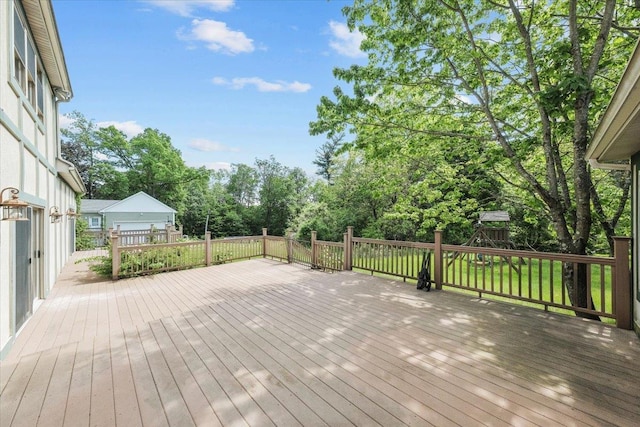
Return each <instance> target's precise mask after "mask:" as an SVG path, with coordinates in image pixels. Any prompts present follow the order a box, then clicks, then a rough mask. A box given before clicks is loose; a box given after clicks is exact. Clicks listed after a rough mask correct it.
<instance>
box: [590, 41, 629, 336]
mask: <svg viewBox="0 0 640 427" xmlns="http://www.w3.org/2000/svg"><path fill="white" fill-rule="evenodd" d="M587 158H588V159H589V160H590V161H591V164H592V166H594V167H597V168H603V169H623V170H630V171H631V176H632V188H631V218H632V224H633V225H632V228H633V229H632V235H633V241H632V275H631V277H632V287H633V319H634V328H635V330H636V332H637V333H638V334H639V335H640V280H639V274H640V262H639V258H640V216H639V213H640V47H639V46H636V49H635V51H634V52H633V54H632V56H631V59H630V61H629V64H628V65H627V68H626V70H625V72H624V74H623V75H622V78H621V79H620V83H619V84H618V88H617V89H616V91H615V93H614V94H613V97H612V98H611V102H610V103H609V107H608V108H607V111H606V112H605V114H604V116H603V117H602V119H601V121H600V124H599V126H598V128H597V129H596V131H595V134H594V136H593V139H592V142H591V146H590V147H589V149H588V151H587Z"/></svg>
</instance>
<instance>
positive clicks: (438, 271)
mask: <svg viewBox="0 0 640 427" xmlns="http://www.w3.org/2000/svg"><path fill="white" fill-rule="evenodd" d="M434 234H435V236H434V237H435V238H434V243H435V248H434V250H433V258H434V261H433V262H434V266H433V267H434V268H433V270H434V271H433V281H434V282H435V285H436V289H442V230H436V231H435V233H434Z"/></svg>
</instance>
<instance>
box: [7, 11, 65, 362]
mask: <svg viewBox="0 0 640 427" xmlns="http://www.w3.org/2000/svg"><path fill="white" fill-rule="evenodd" d="M21 6H22V3H21V2H19V1H0V40H1V41H0V190H1V189H3V188H6V187H15V188H17V189H18V190H20V194H19V197H20V199H21V200H24V201H26V202H27V203H29V204H30V212H31V221H30V222H29V223H27V224H28V227H27V230H28V232H27V234H28V235H30V241H29V243H30V246H29V247H28V250H29V254H30V255H29V256H30V258H31V264H27V265H28V267H27V268H26V269H25V270H28V271H29V272H28V274H29V277H30V280H29V283H28V287H29V288H30V293H29V297H31V296H33V299H41V298H45V297H46V296H47V295H48V294H49V291H50V289H51V287H52V286H53V284H54V282H55V279H56V277H57V276H58V274H59V273H60V271H61V269H62V266H63V265H64V264H65V263H66V261H67V260H68V258H69V256H70V254H71V252H72V247H73V244H74V241H73V239H74V237H73V233H72V232H70V227H74V221H73V220H71V219H69V218H68V217H67V216H66V215H65V216H63V217H62V220H61V222H59V223H55V224H52V223H51V221H50V217H49V209H51V207H53V206H56V207H58V209H59V211H60V212H61V213H66V212H67V209H70V208H72V209H75V207H76V202H75V196H76V194H75V192H74V191H73V189H72V188H71V187H70V186H69V185H68V184H67V183H66V182H64V181H63V180H62V179H60V177H59V176H58V171H57V169H56V166H55V165H56V158H57V157H58V155H59V150H60V147H59V143H58V141H59V138H58V106H57V102H56V99H55V96H54V94H53V88H52V87H51V84H50V83H49V79H48V76H47V75H46V72H44V70H43V79H44V85H43V100H44V103H43V113H44V114H43V115H42V116H39V115H38V113H37V112H36V109H35V108H34V107H33V106H32V105H31V102H30V101H29V99H28V98H27V96H26V94H25V93H24V91H23V90H22V88H21V87H20V85H19V83H18V81H17V80H16V79H15V77H14V72H13V67H14V65H13V64H14V49H13V43H14V41H13V40H14V36H13V34H14V10H18V11H19V14H20V15H21V17H22V18H23V23H24V25H25V26H26V27H27V29H28V21H27V19H26V18H25V16H24V13H23V10H22V7H21ZM28 33H29V38H30V39H31V40H32V42H33V43H34V44H35V41H34V40H33V36H32V34H31V33H30V31H28ZM36 50H37V48H36ZM38 59H39V60H40V58H39V57H38ZM9 195H10V194H9V193H8V192H5V194H4V198H6V197H8V196H9ZM23 224H24V223H23ZM17 227H22V228H17ZM18 232H20V233H24V232H25V226H24V225H20V226H18V225H16V223H15V222H12V221H0V358H2V357H3V356H4V355H5V354H6V353H7V352H8V350H9V349H10V347H11V344H12V343H13V340H14V339H15V336H16V334H17V333H18V329H19V326H20V325H18V324H17V322H16V315H15V311H16V308H15V307H16V298H17V297H16V295H17V291H16V270H17V268H19V267H18V266H17V260H16V239H17V238H18V237H19V236H18ZM27 302H28V303H29V304H31V307H30V308H29V310H30V311H33V306H32V302H33V300H31V301H27Z"/></svg>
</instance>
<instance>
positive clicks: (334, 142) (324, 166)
mask: <svg viewBox="0 0 640 427" xmlns="http://www.w3.org/2000/svg"><path fill="white" fill-rule="evenodd" d="M343 138H344V133H340V134H337V135H332V136H330V137H329V139H328V140H327V141H325V143H324V144H322V146H321V147H320V148H319V149H317V150H316V158H315V160H314V161H313V164H314V165H316V166H317V167H318V170H317V172H316V174H317V175H319V176H321V177H322V178H324V179H326V180H327V182H328V183H329V184H331V177H332V173H333V172H332V169H333V164H334V162H335V157H336V155H337V154H338V150H339V149H340V146H341V145H342V140H343Z"/></svg>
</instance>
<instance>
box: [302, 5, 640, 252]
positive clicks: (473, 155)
mask: <svg viewBox="0 0 640 427" xmlns="http://www.w3.org/2000/svg"><path fill="white" fill-rule="evenodd" d="M571 3H574V2H524V3H523V2H509V3H504V6H503V7H498V4H497V3H496V2H485V1H475V0H457V1H451V2H445V1H440V0H422V1H412V2H409V1H403V0H371V1H359V0H357V1H355V2H354V4H353V6H351V7H345V8H344V13H345V15H346V17H347V22H348V24H349V27H350V28H351V29H352V30H355V29H358V30H359V31H360V32H361V33H363V34H364V35H365V36H366V38H365V40H364V41H363V43H362V46H361V48H362V49H363V50H364V51H365V52H366V53H367V55H368V61H367V63H366V64H365V65H353V66H351V67H349V68H338V69H335V70H334V75H335V77H336V78H338V79H339V80H342V81H343V82H345V83H347V84H348V85H349V87H350V89H351V90H350V91H349V92H350V93H348V91H347V90H346V89H343V88H340V87H336V89H334V93H333V98H329V97H322V98H321V99H320V102H319V104H318V107H317V112H318V116H317V120H315V121H314V122H312V123H311V124H310V132H311V133H312V134H322V133H326V134H327V135H328V136H329V137H332V136H335V135H338V134H340V133H342V132H349V133H351V134H352V135H353V140H352V141H350V142H349V143H347V144H346V146H347V147H350V148H354V149H356V150H359V153H362V154H363V155H364V157H365V159H366V160H367V162H371V161H372V160H381V161H383V162H385V164H386V162H388V161H391V162H395V161H396V160H397V159H400V158H401V156H404V159H405V160H403V161H405V162H407V163H411V162H412V161H414V160H418V162H417V164H414V165H415V166H414V167H415V168H417V169H411V170H419V171H421V172H423V176H421V177H419V178H418V179H417V180H416V182H411V180H409V181H408V182H409V185H406V186H405V187H403V188H400V189H399V194H398V200H396V201H394V200H391V202H392V206H393V209H392V210H391V212H392V213H390V214H389V213H387V214H382V215H378V216H377V218H375V220H374V221H373V222H376V223H378V225H377V226H373V225H371V224H369V225H368V226H367V233H368V234H371V235H377V236H380V235H385V234H388V233H389V232H390V231H393V232H394V233H397V234H398V235H401V236H409V235H411V233H412V232H413V231H414V230H415V235H416V236H417V237H419V236H426V235H427V234H428V233H429V230H433V228H435V227H442V226H446V227H447V233H448V235H449V238H450V239H451V240H453V241H457V240H459V239H460V238H461V236H462V235H463V234H464V233H465V231H464V228H465V227H466V226H465V225H464V224H463V222H462V221H461V219H462V217H464V216H467V217H468V216H469V214H470V213H471V212H472V211H473V210H474V209H486V208H491V207H501V208H502V209H504V208H507V210H509V211H512V212H514V213H518V212H520V213H519V214H517V215H516V218H518V219H519V220H521V222H520V224H519V225H520V229H519V230H518V233H517V236H518V237H519V238H520V239H521V240H522V242H523V243H524V242H527V243H528V244H532V243H533V244H536V245H537V244H540V245H542V246H544V245H546V244H547V243H548V240H549V239H555V240H556V241H557V242H558V245H557V247H558V248H559V249H561V250H564V251H569V252H575V253H584V252H585V251H586V250H587V248H588V247H589V245H591V246H597V245H598V243H597V242H598V241H599V240H600V239H598V238H596V237H595V236H594V234H595V233H597V232H598V231H603V232H604V234H605V235H606V236H607V238H610V236H611V235H612V233H614V232H615V229H616V227H617V226H618V225H619V220H620V218H621V217H622V216H625V215H626V216H628V211H626V212H627V213H626V214H625V215H621V214H620V212H625V211H624V209H622V210H621V209H619V207H621V206H624V204H625V203H626V196H624V192H625V188H626V187H624V185H623V183H624V181H625V179H626V178H625V177H616V176H612V175H609V176H606V177H604V178H603V179H602V180H597V181H596V182H593V180H592V175H591V173H590V170H589V168H588V165H587V162H586V160H585V155H584V154H585V150H586V147H587V145H588V142H589V129H593V128H594V127H595V123H596V122H597V118H598V117H599V116H600V115H601V114H602V112H603V110H604V108H605V107H606V104H607V102H608V96H610V94H611V93H612V91H613V89H614V87H615V83H616V82H617V80H618V78H619V76H620V75H621V72H622V70H623V68H624V66H625V64H626V61H627V60H628V57H629V53H630V51H631V49H633V47H634V46H635V42H636V39H637V36H638V31H637V23H638V17H639V13H638V11H637V10H635V9H633V8H631V7H628V6H627V5H626V4H624V3H616V2H615V1H613V0H609V1H606V2H596V3H594V2H575V8H571V7H569V6H570V4H571ZM614 18H615V22H614V21H613V20H614ZM432 153H433V155H432ZM425 154H426V155H428V156H427V157H425ZM396 167H397V166H396ZM432 171H433V172H434V175H436V174H437V175H439V176H440V177H441V181H442V182H440V183H437V180H435V179H430V178H429V175H431V174H432ZM478 173H479V177H480V179H479V180H476V179H474V178H473V177H474V176H477V175H478ZM458 177H460V178H461V179H460V182H459V183H457V184H456V185H451V184H455V181H456V179H457V178H458ZM498 182H499V183H500V185H496V184H497V183H498ZM594 187H595V193H596V196H593V197H592V189H593V188H594ZM609 188H619V189H620V190H621V191H619V192H618V193H615V192H614V193H615V194H618V195H621V197H620V198H618V199H615V198H606V199H607V201H610V202H611V205H609V206H611V209H609V207H607V206H606V204H605V203H604V200H605V197H604V195H605V194H607V193H609V190H608V189H609ZM600 194H602V195H603V196H601V197H598V195H600ZM627 194H628V190H627ZM454 200H459V201H460V205H456V203H454ZM387 202H388V200H387ZM474 204H475V206H474ZM592 207H593V209H592ZM594 213H595V215H594ZM532 217H537V218H538V219H540V218H541V219H540V220H538V219H536V220H535V221H530V220H531V219H532ZM594 219H595V222H596V224H595V225H594ZM624 221H626V220H623V223H624ZM529 226H531V227H541V228H540V230H539V235H537V236H536V235H535V234H536V233H530V232H529V231H528V230H527V228H529ZM419 238H420V237H419ZM587 238H589V239H590V240H588V239H587Z"/></svg>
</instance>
